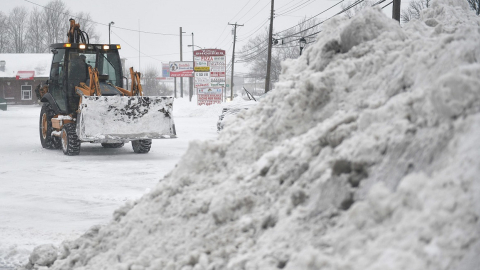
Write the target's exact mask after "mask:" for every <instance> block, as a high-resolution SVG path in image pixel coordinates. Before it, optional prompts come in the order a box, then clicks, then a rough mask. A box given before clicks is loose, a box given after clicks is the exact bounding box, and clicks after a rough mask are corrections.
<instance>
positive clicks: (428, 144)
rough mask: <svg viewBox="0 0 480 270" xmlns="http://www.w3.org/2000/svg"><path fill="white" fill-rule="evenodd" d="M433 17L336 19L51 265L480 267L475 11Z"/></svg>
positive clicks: (439, 6) (443, 0)
mask: <svg viewBox="0 0 480 270" xmlns="http://www.w3.org/2000/svg"><path fill="white" fill-rule="evenodd" d="M422 16H423V17H422V19H421V20H420V21H412V22H410V23H409V24H408V25H406V26H405V27H404V28H403V29H402V28H400V26H399V25H398V24H396V23H392V21H391V20H390V19H388V18H386V17H385V16H384V15H383V14H382V12H381V11H380V10H379V9H367V10H365V11H364V12H362V13H361V14H360V15H358V16H357V17H356V18H354V19H352V20H346V19H340V18H338V19H335V20H332V21H331V22H330V23H329V24H328V25H327V26H325V28H324V29H323V32H322V35H321V36H320V37H319V40H318V41H317V43H316V44H314V45H312V46H311V47H310V48H309V49H307V50H306V51H305V53H304V54H303V55H302V57H301V58H300V59H298V60H292V61H287V62H285V63H284V64H283V74H282V76H281V82H280V83H278V84H277V85H276V89H275V91H274V92H272V93H271V94H269V95H268V96H267V97H265V98H264V99H263V100H262V101H260V102H259V104H257V106H255V107H253V108H251V109H250V110H248V111H246V112H245V113H242V114H239V115H238V116H237V118H236V119H235V120H233V121H231V122H230V124H229V125H228V126H227V127H226V128H225V129H224V131H222V132H221V133H220V134H219V139H218V140H217V141H209V142H192V143H191V145H190V147H189V150H188V151H187V153H186V154H185V156H184V157H183V158H182V159H181V161H180V162H179V164H178V166H177V167H176V168H175V169H174V170H173V171H172V172H171V173H170V174H169V175H168V176H166V177H165V178H164V179H162V180H161V181H160V183H159V184H158V186H157V187H156V188H155V189H154V190H153V191H152V192H151V193H150V194H147V195H145V196H144V197H143V198H142V199H140V200H139V201H138V202H136V203H135V204H131V205H125V206H124V207H123V208H121V209H118V210H117V211H116V212H115V213H114V217H113V220H112V221H111V223H110V224H108V225H107V226H104V227H94V228H92V229H91V230H90V231H88V232H87V233H85V235H84V236H82V237H81V238H79V239H77V240H75V241H73V242H66V243H64V244H63V245H62V246H61V247H60V248H59V255H58V259H57V260H56V261H55V263H54V264H53V266H52V267H51V269H183V270H186V269H193V270H199V269H262V270H263V269H290V270H296V269H332V270H333V269H335V270H339V269H345V270H347V269H348V270H351V269H391V270H396V269H399V270H400V269H422V270H424V269H435V270H437V269H475V267H478V265H480V258H479V257H478V254H480V241H479V237H480V221H479V215H480V181H478V180H479V177H478V175H480V151H479V149H480V141H479V140H478V134H480V113H479V111H480V90H479V89H480V64H479V60H480V47H479V46H478V44H480V20H479V18H478V17H477V16H475V15H474V14H473V13H472V12H471V11H469V10H468V6H467V5H466V4H465V3H464V2H462V1H453V0H438V1H436V2H433V3H432V7H431V8H430V9H429V10H426V11H425V12H424V13H423V15H422ZM29 267H31V265H30V266H29Z"/></svg>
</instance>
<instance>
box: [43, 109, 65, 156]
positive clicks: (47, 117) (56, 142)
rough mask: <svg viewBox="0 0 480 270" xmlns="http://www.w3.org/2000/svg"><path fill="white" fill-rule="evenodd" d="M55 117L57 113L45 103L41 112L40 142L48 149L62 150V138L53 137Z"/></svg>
mask: <svg viewBox="0 0 480 270" xmlns="http://www.w3.org/2000/svg"><path fill="white" fill-rule="evenodd" d="M54 116H55V112H54V111H53V109H52V107H51V106H50V104H48V103H43V106H42V110H41V111H40V124H39V128H40V142H41V143H42V147H43V148H46V149H58V148H60V146H61V145H60V138H58V137H56V136H52V131H53V128H52V118H53V117H54Z"/></svg>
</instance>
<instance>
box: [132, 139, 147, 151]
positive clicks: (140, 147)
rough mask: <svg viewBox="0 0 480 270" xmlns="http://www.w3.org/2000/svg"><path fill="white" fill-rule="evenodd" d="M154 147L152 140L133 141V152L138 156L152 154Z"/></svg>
mask: <svg viewBox="0 0 480 270" xmlns="http://www.w3.org/2000/svg"><path fill="white" fill-rule="evenodd" d="M151 147H152V140H138V141H132V148H133V152H135V153H137V154H145V153H148V152H150V148H151Z"/></svg>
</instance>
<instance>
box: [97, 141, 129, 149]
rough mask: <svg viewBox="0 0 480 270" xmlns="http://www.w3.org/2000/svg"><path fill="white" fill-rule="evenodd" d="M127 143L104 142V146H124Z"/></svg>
mask: <svg viewBox="0 0 480 270" xmlns="http://www.w3.org/2000/svg"><path fill="white" fill-rule="evenodd" d="M123 145H125V144H124V143H123V142H121V143H102V146H103V147H104V148H122V147H123Z"/></svg>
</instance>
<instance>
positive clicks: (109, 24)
mask: <svg viewBox="0 0 480 270" xmlns="http://www.w3.org/2000/svg"><path fill="white" fill-rule="evenodd" d="M112 24H115V23H114V22H110V23H108V44H110V26H111V25H112Z"/></svg>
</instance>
